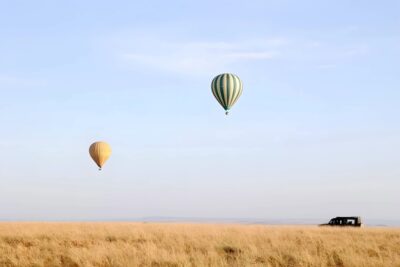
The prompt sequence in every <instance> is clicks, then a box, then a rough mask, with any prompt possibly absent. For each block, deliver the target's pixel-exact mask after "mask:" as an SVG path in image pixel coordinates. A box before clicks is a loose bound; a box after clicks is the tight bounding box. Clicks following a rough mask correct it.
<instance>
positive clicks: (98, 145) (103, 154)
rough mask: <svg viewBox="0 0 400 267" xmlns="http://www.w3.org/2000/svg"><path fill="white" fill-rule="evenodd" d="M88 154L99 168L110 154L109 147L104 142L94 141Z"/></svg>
mask: <svg viewBox="0 0 400 267" xmlns="http://www.w3.org/2000/svg"><path fill="white" fill-rule="evenodd" d="M89 154H90V156H91V157H92V159H93V161H94V162H95V163H96V164H97V166H99V168H100V169H101V168H102V167H103V165H104V164H105V163H106V161H107V160H108V158H109V157H110V155H111V147H110V145H109V144H107V143H106V142H95V143H93V144H92V145H91V146H90V148H89Z"/></svg>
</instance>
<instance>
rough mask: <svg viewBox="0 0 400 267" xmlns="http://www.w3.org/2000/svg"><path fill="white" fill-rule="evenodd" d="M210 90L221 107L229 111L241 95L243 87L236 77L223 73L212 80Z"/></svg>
mask: <svg viewBox="0 0 400 267" xmlns="http://www.w3.org/2000/svg"><path fill="white" fill-rule="evenodd" d="M211 90H212V93H213V94H214V97H215V98H216V99H217V101H218V102H219V103H220V104H221V106H222V107H223V108H224V109H225V110H229V109H230V108H231V107H232V106H233V105H234V104H235V103H236V101H237V100H238V99H239V97H240V95H241V94H242V91H243V85H242V82H241V81H240V79H239V77H238V76H236V75H234V74H230V73H224V74H220V75H218V76H217V77H215V78H214V79H213V81H212V83H211Z"/></svg>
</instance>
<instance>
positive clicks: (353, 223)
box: [319, 217, 363, 227]
mask: <svg viewBox="0 0 400 267" xmlns="http://www.w3.org/2000/svg"><path fill="white" fill-rule="evenodd" d="M319 226H350V227H362V226H363V223H362V221H361V217H335V218H332V219H331V220H330V221H329V222H328V223H324V224H320V225H319Z"/></svg>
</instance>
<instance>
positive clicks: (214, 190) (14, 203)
mask: <svg viewBox="0 0 400 267" xmlns="http://www.w3.org/2000/svg"><path fill="white" fill-rule="evenodd" d="M142 2H143V3H136V2H134V1H1V2H0V94H1V97H0V125H1V128H0V129H1V130H0V150H1V153H0V162H1V168H0V207H1V209H0V210H1V211H0V219H16V220H19V219H23V220H47V219H52V220H82V219H87V220H90V219H118V218H137V217H143V216H182V217H235V218H238V217H250V218H327V219H329V218H330V217H333V216H337V215H360V216H363V217H365V218H366V219H367V220H368V219H388V220H400V214H399V213H398V207H399V206H400V195H399V188H400V157H399V150H400V124H399V115H400V106H399V100H400V91H399V87H400V76H399V74H400V73H399V66H398V64H399V61H400V18H399V15H398V12H399V10H400V2H399V1H361V0H360V1H351V3H350V1H345V0H342V1H198V2H195V1H142ZM144 2H145V3H144ZM222 72H232V73H236V74H237V75H239V76H240V77H241V79H242V81H243V84H244V92H243V95H242V97H241V99H240V100H239V101H238V102H237V104H236V105H235V106H234V108H233V109H232V111H231V114H230V115H229V116H228V117H226V116H225V115H224V112H223V109H222V108H221V107H220V106H219V105H218V103H217V102H216V100H215V99H214V98H213V95H212V93H211V89H210V83H211V80H212V78H213V77H214V76H215V75H217V74H219V73H222ZM97 140H106V141H108V142H109V143H110V144H111V146H112V147H113V155H112V158H111V159H110V160H109V162H108V163H107V165H106V166H105V168H104V171H102V172H98V171H97V168H96V166H95V165H94V164H93V163H92V161H91V159H90V158H89V156H88V147H89V145H90V144H91V143H92V142H93V141H97Z"/></svg>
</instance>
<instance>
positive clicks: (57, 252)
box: [0, 223, 400, 267]
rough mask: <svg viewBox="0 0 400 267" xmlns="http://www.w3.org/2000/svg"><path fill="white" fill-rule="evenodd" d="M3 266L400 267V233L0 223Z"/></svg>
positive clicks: (307, 228)
mask: <svg viewBox="0 0 400 267" xmlns="http://www.w3.org/2000/svg"><path fill="white" fill-rule="evenodd" d="M0 266H6V267H13V266H22V267H28V266H29V267H41V266H48V267H53V266H68V267H79V266H88V267H91V266H93V267H94V266H96V267H108V266H110V267H111V266H115V267H127V266H292V267H295V266H343V267H347V266H371V267H372V266H373V267H378V266H391V267H392V266H393V267H396V266H398V267H400V229H399V228H383V227H382V228H368V227H365V228H359V229H349V228H346V229H345V228H327V227H316V226H315V227H314V226H302V227H300V226H264V225H234V224H232V225H230V224H184V223H180V224H178V223H0Z"/></svg>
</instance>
